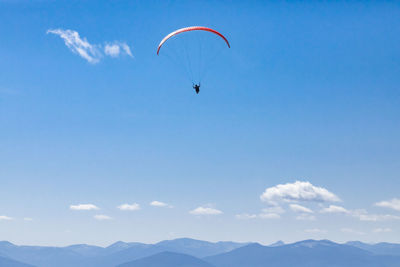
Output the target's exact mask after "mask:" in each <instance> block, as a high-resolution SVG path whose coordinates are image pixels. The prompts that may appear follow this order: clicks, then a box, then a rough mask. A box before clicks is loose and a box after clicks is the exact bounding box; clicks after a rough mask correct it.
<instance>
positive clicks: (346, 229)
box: [340, 228, 365, 235]
mask: <svg viewBox="0 0 400 267" xmlns="http://www.w3.org/2000/svg"><path fill="white" fill-rule="evenodd" d="M340 231H342V232H343V233H346V234H356V235H365V233H364V232H360V231H357V230H354V229H351V228H342V229H340Z"/></svg>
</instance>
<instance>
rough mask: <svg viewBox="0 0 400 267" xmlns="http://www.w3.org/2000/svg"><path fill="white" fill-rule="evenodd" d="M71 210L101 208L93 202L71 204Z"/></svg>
mask: <svg viewBox="0 0 400 267" xmlns="http://www.w3.org/2000/svg"><path fill="white" fill-rule="evenodd" d="M69 208H70V209H71V210H98V209H99V208H98V207H97V206H96V205H93V204H78V205H71V206H69Z"/></svg>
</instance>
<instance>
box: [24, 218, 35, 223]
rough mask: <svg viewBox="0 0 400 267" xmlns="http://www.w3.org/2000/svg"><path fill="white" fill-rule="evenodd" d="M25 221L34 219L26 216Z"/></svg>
mask: <svg viewBox="0 0 400 267" xmlns="http://www.w3.org/2000/svg"><path fill="white" fill-rule="evenodd" d="M24 221H27V222H31V221H33V219H32V218H29V217H25V218H24Z"/></svg>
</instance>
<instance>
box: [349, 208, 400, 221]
mask: <svg viewBox="0 0 400 267" xmlns="http://www.w3.org/2000/svg"><path fill="white" fill-rule="evenodd" d="M351 215H352V216H354V217H356V218H358V219H359V220H360V221H369V222H380V221H390V220H400V216H395V215H391V214H369V213H368V212H367V211H366V210H363V209H361V210H354V211H352V212H351Z"/></svg>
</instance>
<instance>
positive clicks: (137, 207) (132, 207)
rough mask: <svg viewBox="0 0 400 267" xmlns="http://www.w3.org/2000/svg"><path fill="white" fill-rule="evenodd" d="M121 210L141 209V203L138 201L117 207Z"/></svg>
mask: <svg viewBox="0 0 400 267" xmlns="http://www.w3.org/2000/svg"><path fill="white" fill-rule="evenodd" d="M117 208H118V209H120V210H140V205H139V204H138V203H133V204H126V203H125V204H122V205H119V206H118V207H117Z"/></svg>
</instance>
